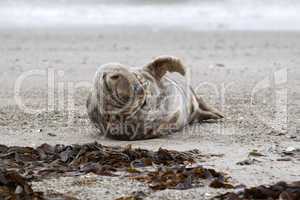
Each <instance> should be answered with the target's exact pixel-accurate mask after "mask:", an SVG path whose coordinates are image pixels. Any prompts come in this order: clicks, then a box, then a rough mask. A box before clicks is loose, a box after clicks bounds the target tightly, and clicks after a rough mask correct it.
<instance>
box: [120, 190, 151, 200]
mask: <svg viewBox="0 0 300 200" xmlns="http://www.w3.org/2000/svg"><path fill="white" fill-rule="evenodd" d="M146 196H147V194H145V193H144V192H143V191H137V192H133V193H132V194H131V195H129V196H124V197H120V198H117V199H115V200H143V199H144V198H146Z"/></svg>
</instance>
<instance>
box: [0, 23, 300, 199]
mask: <svg viewBox="0 0 300 200" xmlns="http://www.w3.org/2000/svg"><path fill="white" fill-rule="evenodd" d="M0 44H1V46H0V55H1V59H0V72H1V73H0V85H1V87H0V103H1V104H0V136H1V139H0V143H1V144H6V145H26V146H37V145H39V144H42V143H45V142H47V143H51V144H57V143H64V144H72V143H87V142H92V141H95V140H96V141H98V142H99V143H102V144H106V145H127V144H132V145H133V146H134V147H143V148H149V149H157V148H159V147H164V148H171V149H175V150H188V149H195V148H197V149H200V151H201V152H203V153H207V154H209V153H214V154H224V155H223V156H221V157H213V158H211V159H209V160H207V161H205V162H203V163H202V164H203V165H204V166H212V167H214V168H216V169H218V170H221V171H225V172H228V174H229V175H230V176H231V177H232V179H233V181H234V182H236V183H239V184H246V185H248V186H254V185H259V184H269V183H274V182H277V181H280V180H284V181H295V180H300V165H299V164H300V160H299V158H298V159H297V158H293V157H291V156H290V157H289V158H290V160H289V159H288V160H287V161H278V159H280V158H282V152H283V151H284V150H286V149H287V148H288V147H289V148H290V149H291V148H296V149H297V148H299V149H300V135H299V134H300V132H299V131H300V127H299V115H300V113H299V104H300V97H299V88H300V83H299V79H300V78H299V77H300V69H299V66H300V59H299V56H300V33H299V32H190V31H185V30H176V29H173V30H151V29H146V28H132V27H123V28H114V27H107V28H103V29H88V30H84V29H81V30H79V29H73V30H1V31H0ZM162 54H169V55H174V56H178V57H180V58H182V59H183V61H184V63H186V65H187V66H188V67H189V68H190V70H191V73H190V74H191V77H190V79H189V80H191V83H192V85H193V86H194V87H197V88H198V89H197V91H198V93H200V94H202V95H203V96H204V98H205V99H207V100H208V101H210V102H211V103H212V104H214V105H216V106H217V107H219V108H220V109H221V110H222V111H223V112H224V113H225V115H226V119H224V120H223V121H221V122H219V123H202V124H194V125H193V126H190V127H188V128H187V129H185V130H184V131H182V132H178V133H174V134H173V135H170V136H165V137H163V138H159V139H152V140H145V141H131V142H128V141H114V140H110V139H106V138H104V137H102V136H100V135H98V134H97V133H96V132H95V130H94V129H93V128H91V125H90V124H89V121H88V119H87V115H86V110H85V100H86V97H87V92H88V86H89V85H90V84H91V81H92V78H93V75H94V73H95V71H96V68H97V67H98V66H100V65H101V64H103V63H106V62H111V61H113V62H121V63H124V64H128V65H132V66H143V65H144V64H146V63H147V62H149V60H150V59H152V58H153V57H155V56H157V55H162ZM30 70H40V71H30ZM36 72H38V73H42V75H33V73H36ZM52 72H53V73H54V86H53V89H51V87H50V89H49V87H47V83H48V82H49V83H50V85H52V84H51V82H52V79H51V73H52ZM43 73H44V74H43ZM27 75H28V76H27ZM22 77H23V78H24V80H23V82H22V83H21V84H20V86H21V87H20V98H21V102H22V103H24V104H25V106H26V107H27V108H30V109H33V110H43V109H44V110H43V111H41V112H40V113H25V112H24V110H22V109H21V108H20V107H19V106H18V105H16V99H15V94H14V91H15V87H16V86H18V84H16V82H17V83H18V80H19V81H20V82H21V79H22ZM274 77H275V78H274ZM48 78H49V79H48ZM263 80H264V81H263ZM274 83H276V84H274ZM63 84H64V89H61V88H63V87H62V85H63ZM76 87H77V89H76ZM52 91H54V93H53V92H52ZM72 91H73V94H72ZM53 94H54V98H53V102H54V104H53V105H54V109H52V106H51V105H52V104H51V102H52V98H51V96H52V95H53ZM251 99H252V100H253V101H252V102H251ZM70 100H71V101H70ZM72 101H74V107H73V106H72V105H73V104H72V103H71V102H72ZM48 104H49V105H50V107H49V108H50V109H48V110H47V109H46V108H47V105H48ZM253 150H257V151H258V152H260V153H262V154H263V155H264V156H261V157H252V158H255V159H256V160H258V161H257V162H255V163H253V164H251V165H244V166H241V165H237V162H240V161H243V160H245V159H248V158H249V157H248V154H249V152H251V151H253ZM284 160H285V159H284ZM91 176H92V175H91ZM89 178H91V177H87V179H89ZM92 178H93V179H97V181H95V185H93V186H91V185H88V186H82V187H80V188H79V189H78V187H77V186H76V184H75V186H74V182H75V183H76V181H78V180H77V179H80V178H61V179H59V180H47V181H45V182H43V183H35V184H34V186H35V187H36V188H38V189H39V190H44V191H45V190H47V189H49V188H51V189H52V190H57V191H60V192H69V193H72V194H75V196H79V197H80V198H82V199H112V198H116V197H120V196H122V195H123V194H129V193H130V192H133V191H139V190H141V191H144V190H145V191H146V192H149V191H148V189H146V188H147V187H145V186H143V185H142V184H140V183H136V182H128V180H127V179H126V178H122V177H120V178H110V177H92ZM56 183H57V184H56ZM218 192H221V191H219V190H211V189H209V188H206V187H203V188H196V189H191V190H186V191H173V190H165V191H161V192H156V193H153V192H151V194H149V197H148V198H149V199H155V198H157V199H158V198H159V199H181V198H183V197H184V198H185V199H195V198H197V199H206V198H209V197H211V195H213V194H215V193H218Z"/></svg>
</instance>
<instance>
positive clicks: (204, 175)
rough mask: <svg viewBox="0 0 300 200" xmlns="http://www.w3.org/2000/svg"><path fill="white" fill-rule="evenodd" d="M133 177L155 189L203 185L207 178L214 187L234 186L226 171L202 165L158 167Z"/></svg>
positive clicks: (186, 187)
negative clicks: (218, 170) (229, 180)
mask: <svg viewBox="0 0 300 200" xmlns="http://www.w3.org/2000/svg"><path fill="white" fill-rule="evenodd" d="M131 179H134V180H138V181H142V182H145V183H147V184H148V185H149V187H150V188H151V189H153V190H164V189H178V190H185V189H190V188H193V187H199V186H202V185H203V181H204V180H207V181H208V185H209V186H210V187H213V188H233V187H234V186H233V185H231V184H230V183H228V178H227V177H226V176H225V174H224V173H220V172H217V171H215V170H214V169H208V168H204V167H202V166H200V165H197V164H196V165H192V166H172V167H166V166H162V167H158V168H157V169H156V170H155V171H152V172H147V173H146V174H143V175H138V176H134V177H131Z"/></svg>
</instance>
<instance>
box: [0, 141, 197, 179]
mask: <svg viewBox="0 0 300 200" xmlns="http://www.w3.org/2000/svg"><path fill="white" fill-rule="evenodd" d="M195 153H197V152H193V151H190V152H178V151H169V150H165V149H159V150H158V151H155V152H154V151H148V150H144V149H132V148H131V146H127V147H108V146H103V145H101V144H98V143H96V142H95V143H89V144H83V145H77V144H75V145H66V146H65V145H55V146H51V145H49V144H43V145H41V146H39V147H37V148H32V147H7V146H4V145H0V159H1V160H0V168H5V169H8V170H16V171H17V172H18V173H20V174H22V175H23V176H24V177H26V178H28V179H39V178H43V177H47V176H50V177H52V176H56V175H58V176H62V175H65V176H72V175H82V174H87V173H90V172H93V173H95V174H98V175H113V172H115V171H118V170H124V169H127V168H129V167H145V166H150V165H152V164H156V165H164V166H172V165H180V164H187V163H194V162H195V161H194V159H193V154H195Z"/></svg>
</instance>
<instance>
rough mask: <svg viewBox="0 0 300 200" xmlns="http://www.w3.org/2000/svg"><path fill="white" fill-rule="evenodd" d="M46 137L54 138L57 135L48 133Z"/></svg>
mask: <svg viewBox="0 0 300 200" xmlns="http://www.w3.org/2000/svg"><path fill="white" fill-rule="evenodd" d="M48 136H50V137H56V136H57V135H56V134H54V133H48Z"/></svg>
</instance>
